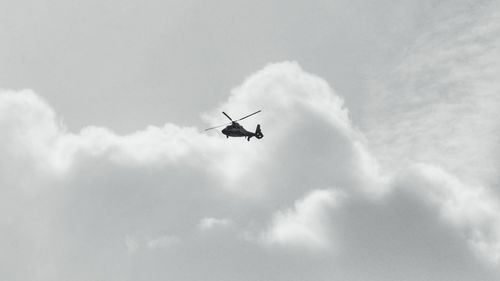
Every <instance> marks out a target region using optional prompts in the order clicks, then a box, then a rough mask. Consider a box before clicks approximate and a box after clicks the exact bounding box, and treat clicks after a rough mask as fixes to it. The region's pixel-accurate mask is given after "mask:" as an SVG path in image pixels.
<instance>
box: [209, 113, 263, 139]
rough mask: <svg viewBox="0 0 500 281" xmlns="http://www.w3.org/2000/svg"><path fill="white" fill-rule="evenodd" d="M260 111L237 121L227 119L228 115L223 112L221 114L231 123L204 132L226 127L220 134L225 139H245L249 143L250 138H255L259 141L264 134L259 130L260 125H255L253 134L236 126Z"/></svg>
mask: <svg viewBox="0 0 500 281" xmlns="http://www.w3.org/2000/svg"><path fill="white" fill-rule="evenodd" d="M261 111H262V110H258V111H256V112H254V113H252V114H249V115H247V116H245V117H242V118H240V119H237V120H233V119H232V118H231V117H229V115H227V114H226V113H225V112H224V111H223V112H222V114H224V115H225V116H226V117H227V118H228V119H229V120H231V123H226V124H223V125H219V126H215V127H211V128H208V129H205V131H208V130H212V129H216V128H220V127H222V126H226V128H224V129H222V133H223V134H224V135H226V138H229V137H245V138H247V140H248V141H250V139H251V138H252V137H256V138H257V139H261V138H263V137H264V134H262V131H261V130H260V124H259V125H257V128H256V129H255V133H253V132H249V131H247V130H245V128H243V126H241V125H240V124H238V121H240V120H243V119H245V118H248V117H250V116H252V115H254V114H257V113H259V112H261Z"/></svg>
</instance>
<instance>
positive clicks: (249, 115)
mask: <svg viewBox="0 0 500 281" xmlns="http://www.w3.org/2000/svg"><path fill="white" fill-rule="evenodd" d="M261 111H262V110H259V111H255V112H254V113H252V114H249V115H247V116H245V117H241V118H240V119H238V120H236V121H240V120H243V119H245V118H248V117H250V116H252V115H254V114H257V113H259V112H261Z"/></svg>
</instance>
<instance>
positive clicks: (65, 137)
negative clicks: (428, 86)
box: [0, 62, 499, 280]
mask: <svg viewBox="0 0 500 281" xmlns="http://www.w3.org/2000/svg"><path fill="white" fill-rule="evenodd" d="M0 109H1V110H0V131H2V132H3V137H2V138H0V151H1V153H2V155H4V157H2V159H1V160H0V161H1V162H0V163H1V167H2V169H0V173H1V176H2V177H1V186H2V187H3V188H2V189H1V191H0V192H1V193H2V196H1V197H0V198H1V199H0V203H2V204H1V205H2V208H4V209H3V212H2V213H1V215H0V218H1V219H0V229H2V230H4V231H3V232H2V233H3V236H2V237H0V246H2V248H3V249H5V250H4V252H3V253H2V254H1V255H0V256H1V260H2V261H5V264H6V265H7V266H8V267H9V268H11V269H12V271H11V273H9V272H7V273H5V272H6V271H0V276H2V277H5V279H9V280H15V278H14V277H17V279H19V278H21V279H31V280H33V279H36V280H67V279H71V278H70V277H72V276H77V278H79V279H83V280H96V279H105V280H136V279H137V278H139V277H140V276H141V274H145V272H148V274H151V275H150V276H155V277H152V279H155V278H156V279H164V278H165V276H169V278H172V279H175V280H193V279H201V278H205V277H206V276H212V277H213V280H234V279H238V278H237V277H238V276H239V277H241V276H242V275H244V276H245V278H247V279H251V280H259V279H264V277H265V276H272V277H270V278H271V279H273V280H289V279H290V278H291V277H293V276H295V277H297V276H300V277H301V279H304V280H306V279H308V277H309V279H310V278H311V277H312V278H313V279H315V278H314V277H317V278H316V279H320V278H323V277H324V276H332V274H333V272H335V273H336V274H337V275H335V276H339V278H342V279H341V280H356V279H358V280H359V279H366V278H364V277H363V274H365V273H366V272H370V273H372V275H373V276H374V280H387V279H390V278H392V277H394V275H391V274H394V273H388V272H387V271H385V270H384V271H379V270H377V269H376V268H387V267H388V266H392V265H391V264H394V263H395V261H397V260H399V261H401V263H398V266H400V267H401V268H402V269H401V270H402V271H404V270H406V269H405V268H406V267H405V266H408V265H409V264H411V258H410V257H412V256H413V253H414V252H418V250H419V248H421V247H422V245H421V244H418V242H415V241H414V239H412V238H413V237H412V236H411V235H409V234H408V233H406V232H405V231H404V230H403V229H402V227H404V226H405V225H404V223H401V222H405V223H406V221H408V220H410V219H411V220H412V221H417V222H418V223H419V226H421V227H419V228H420V229H426V228H427V227H429V228H430V229H431V230H430V231H429V232H425V233H428V235H429V236H428V237H423V238H419V239H417V240H418V241H424V242H426V243H432V241H434V240H433V239H434V238H436V237H438V238H439V241H447V240H452V241H462V242H463V245H461V244H460V243H459V242H457V243H456V244H447V243H445V242H443V243H441V244H439V245H436V247H437V248H439V250H440V251H442V252H444V253H449V254H452V255H456V257H455V258H454V259H453V262H450V264H447V265H443V266H444V268H446V270H441V271H440V272H441V273H439V272H436V271H432V269H427V270H430V271H429V274H436V276H438V275H439V274H441V275H439V276H441V277H443V278H447V277H450V276H449V275H446V274H444V275H443V273H442V272H454V271H453V270H452V269H453V268H455V267H456V265H460V267H459V268H464V270H467V272H461V273H462V274H461V275H458V278H462V280H467V279H463V278H469V277H470V276H476V275H477V276H481V277H485V276H487V275H486V274H485V273H484V271H483V269H482V268H481V266H480V265H476V264H474V263H473V262H471V261H473V260H474V259H473V258H471V257H469V256H468V255H467V254H466V253H467V251H466V250H463V249H462V246H464V248H466V246H465V245H466V242H467V241H468V242H469V243H471V244H472V246H473V248H474V249H476V250H478V252H479V253H480V254H481V255H483V256H488V257H490V260H493V262H497V260H496V258H495V257H496V256H497V255H498V244H497V243H498V237H499V236H498V230H497V224H498V217H497V216H498V215H497V213H498V211H497V210H498V206H499V203H498V202H497V200H496V199H493V198H494V196H491V195H490V192H489V191H488V190H487V188H484V191H483V189H482V188H481V186H482V185H479V184H477V183H474V182H471V183H469V182H467V181H464V180H463V179H462V178H461V177H457V176H456V175H455V174H454V173H453V170H451V169H446V168H443V167H441V166H440V165H434V166H433V165H429V164H418V165H417V164H415V162H414V161H407V162H406V161H401V162H398V163H400V164H401V165H400V167H398V169H393V168H392V167H391V166H390V165H387V166H384V165H381V163H380V161H379V159H378V158H377V157H375V156H374V153H373V152H372V149H371V147H369V144H370V143H371V137H372V136H373V135H372V134H371V133H370V134H368V135H365V134H364V133H363V132H362V131H361V130H360V129H358V128H357V127H356V126H354V124H352V122H351V121H350V119H349V114H348V110H347V109H346V108H345V106H344V103H343V101H342V98H341V97H340V96H338V95H337V94H336V93H335V91H333V90H332V88H331V87H330V86H329V85H328V83H327V82H326V81H325V80H324V79H322V78H320V77H318V76H315V75H313V74H310V73H307V72H306V71H304V70H303V69H302V68H301V67H300V66H299V65H298V64H297V63H295V62H283V63H277V64H270V65H267V66H266V67H264V68H263V69H262V70H260V71H258V72H256V73H255V74H253V75H251V76H250V77H248V78H247V79H246V80H245V81H244V82H243V84H242V85H241V86H239V87H237V88H235V89H234V90H233V91H232V92H231V95H230V97H229V98H228V100H227V101H226V102H224V103H222V104H221V105H220V106H219V107H218V108H216V109H214V110H213V111H211V112H209V113H207V114H205V115H204V117H203V118H204V119H205V120H207V122H208V123H209V126H210V125H217V124H219V123H221V121H222V120H225V119H224V118H225V117H224V116H223V115H222V114H221V113H220V112H221V111H225V112H227V113H229V114H230V115H231V116H233V117H235V118H237V117H238V116H239V115H245V114H248V113H250V112H253V111H255V110H257V109H262V113H259V115H256V116H255V117H253V118H249V119H247V120H245V121H244V123H243V122H242V124H243V125H244V126H245V127H246V128H253V127H255V126H256V125H257V124H261V126H262V130H263V132H264V135H265V137H264V138H263V139H261V140H253V139H252V141H250V142H247V141H246V140H244V139H226V138H225V137H223V136H221V135H220V134H218V133H217V132H211V133H208V134H207V133H205V132H202V131H200V130H199V129H198V128H192V127H182V126H178V125H176V124H170V123H167V124H165V125H164V126H161V127H156V126H148V127H147V128H145V129H144V130H140V131H137V132H134V133H131V134H126V135H119V134H116V133H114V132H113V131H112V130H111V129H108V128H103V127H95V126H89V127H86V128H83V129H82V130H81V131H79V132H69V131H68V130H67V129H66V128H65V127H64V125H63V123H62V121H61V117H59V116H57V114H56V113H55V111H54V109H52V107H51V106H50V105H49V104H47V103H46V102H45V101H44V100H43V99H42V98H41V97H40V96H38V95H37V94H35V93H33V92H32V91H29V90H25V91H2V92H1V93H0ZM222 122H224V121H222ZM378 149H379V147H377V150H376V151H377V152H379V151H380V150H378ZM375 155H378V154H375ZM438 164H439V163H438ZM450 171H451V172H450ZM410 191H411V192H415V194H416V196H408V197H405V196H401V198H403V199H401V201H403V202H405V204H403V203H401V202H400V201H399V200H395V199H394V198H399V197H400V195H399V193H405V194H411V193H410ZM471 198H475V199H476V202H477V204H476V203H471V202H469V200H470V199H471ZM406 203H407V204H406ZM483 203H484V204H486V205H481V204H483ZM426 210H430V211H431V212H433V214H434V213H439V214H441V216H442V218H443V221H444V222H445V223H441V225H440V226H439V227H436V226H435V225H434V221H433V220H432V218H431V216H429V215H428V214H427V213H425V211H426ZM229 224H230V225H231V227H223V226H228V225H229ZM402 225H403V226H402ZM443 225H445V226H447V225H452V227H451V228H450V229H448V228H446V227H444V226H443ZM216 227H217V228H218V231H210V232H208V231H204V232H202V231H200V229H203V230H209V229H214V228H216ZM209 233H210V234H209ZM429 233H430V234H429ZM456 233H459V234H463V233H464V234H465V239H463V240H459V239H458V240H457V239H456V240H453V239H455V236H454V235H456ZM247 238H250V239H247ZM398 239H399V240H398ZM392 241H403V242H404V243H403V242H401V243H399V244H398V246H397V247H395V246H394V247H393V246H391V242H392ZM371 242H373V243H371ZM424 244H425V243H424ZM360 245H363V247H361V246H360ZM364 248H370V251H369V253H367V252H366V250H365V249H364ZM287 249H293V251H287ZM334 249H335V251H334ZM462 250H463V251H462ZM399 251H400V252H403V253H405V254H400V252H399ZM429 251H437V250H436V249H434V248H432V249H430V250H429ZM307 252H309V253H311V252H321V253H323V256H322V257H323V258H324V259H325V261H324V262H319V261H318V260H317V259H316V258H317V257H316V256H315V255H304V253H307ZM371 253H374V254H373V255H371ZM419 253H420V252H419ZM432 254H433V253H429V252H422V253H421V256H418V255H416V254H415V256H418V260H419V261H421V264H419V266H418V267H415V268H419V269H422V270H424V269H425V268H428V267H427V266H425V265H426V264H425V262H424V261H425V260H426V258H428V257H429V256H432ZM380 256H387V257H391V258H394V259H387V260H383V259H381V258H380ZM360 259H361V260H365V263H364V264H361V265H360V267H363V268H364V269H366V271H363V270H352V268H350V267H349V266H345V267H344V266H343V265H345V263H348V264H357V262H356V261H359V260H360ZM110 261H112V263H113V265H110ZM402 261H405V262H407V263H406V264H403V263H402ZM464 264H470V265H469V266H468V267H464V266H462V265H464ZM82 265H85V266H82ZM186 265H189V270H187V269H186ZM248 265H252V266H251V268H249V267H248ZM28 268H29V269H31V270H26V269H28ZM256 268H257V269H256ZM277 268H287V269H288V270H286V271H285V272H281V271H280V272H278V271H279V270H278V269H277ZM344 268H345V269H344ZM364 272H365V273H364ZM315 274H316V275H315ZM474 274H476V275H474ZM494 274H496V273H494ZM496 276H498V275H494V277H496ZM365 277H366V276H365ZM375 277H376V278H375ZM415 278H417V277H415ZM240 279H241V278H240ZM410 280H418V279H410ZM455 280H460V279H455ZM484 280H488V279H487V278H486V277H485V278H484ZM491 280H494V278H491Z"/></svg>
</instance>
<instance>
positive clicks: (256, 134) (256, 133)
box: [255, 124, 264, 139]
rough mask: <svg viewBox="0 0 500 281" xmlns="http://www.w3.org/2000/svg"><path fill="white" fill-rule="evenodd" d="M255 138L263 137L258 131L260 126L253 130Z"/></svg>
mask: <svg viewBox="0 0 500 281" xmlns="http://www.w3.org/2000/svg"><path fill="white" fill-rule="evenodd" d="M255 137H256V138H258V139H261V138H263V137H264V134H263V133H262V131H261V130H260V124H259V125H257V128H256V129H255Z"/></svg>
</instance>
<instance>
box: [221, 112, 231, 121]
mask: <svg viewBox="0 0 500 281" xmlns="http://www.w3.org/2000/svg"><path fill="white" fill-rule="evenodd" d="M222 113H223V114H224V115H226V117H227V118H229V120H231V122H233V119H231V117H229V115H227V114H226V113H225V112H224V111H222Z"/></svg>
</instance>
